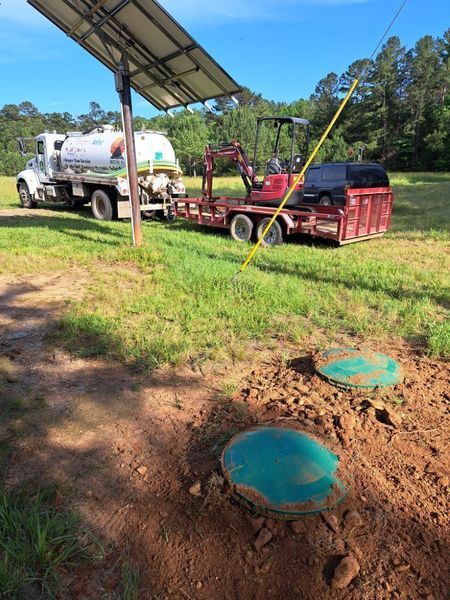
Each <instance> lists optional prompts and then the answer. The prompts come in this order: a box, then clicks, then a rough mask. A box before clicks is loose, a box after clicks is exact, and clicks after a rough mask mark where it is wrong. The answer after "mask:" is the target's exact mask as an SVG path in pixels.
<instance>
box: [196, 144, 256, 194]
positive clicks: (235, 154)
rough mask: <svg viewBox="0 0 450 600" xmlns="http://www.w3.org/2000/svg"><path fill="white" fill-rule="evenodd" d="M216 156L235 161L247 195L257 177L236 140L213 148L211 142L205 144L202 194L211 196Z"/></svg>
mask: <svg viewBox="0 0 450 600" xmlns="http://www.w3.org/2000/svg"><path fill="white" fill-rule="evenodd" d="M216 158H228V159H229V160H231V161H233V162H235V163H236V166H237V168H238V171H239V174H240V176H241V177H242V181H243V182H244V185H245V189H246V190H247V195H248V196H249V195H250V194H251V191H252V187H253V185H254V184H255V183H257V182H258V179H257V178H256V176H255V175H254V173H253V167H252V165H251V164H250V161H249V159H248V156H247V154H246V153H245V151H244V149H243V148H242V146H241V144H240V143H239V142H238V141H237V140H232V141H231V142H228V143H221V144H220V145H219V147H217V148H214V147H213V146H212V145H211V144H209V145H208V146H206V148H205V154H204V169H203V186H202V192H203V196H204V197H205V198H206V199H207V200H211V199H212V198H213V179H214V160H215V159H216Z"/></svg>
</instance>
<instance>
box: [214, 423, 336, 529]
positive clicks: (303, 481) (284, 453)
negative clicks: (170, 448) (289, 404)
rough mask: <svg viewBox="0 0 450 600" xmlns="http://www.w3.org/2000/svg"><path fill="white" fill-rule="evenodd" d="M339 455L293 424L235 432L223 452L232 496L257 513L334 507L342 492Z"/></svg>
mask: <svg viewBox="0 0 450 600" xmlns="http://www.w3.org/2000/svg"><path fill="white" fill-rule="evenodd" d="M338 465H339V458H338V456H336V455H335V454H333V453H332V452H330V451H329V450H328V449H327V448H325V447H324V446H322V445H321V444H319V443H318V442H316V441H315V440H313V439H312V438H311V437H309V436H308V435H306V434H304V433H302V432H300V431H296V430H294V429H285V428H279V427H258V428H255V429H250V430H248V431H243V432H242V433H239V434H238V435H236V436H235V437H234V438H233V439H232V440H231V441H230V443H229V444H228V445H227V447H226V448H225V450H224V452H223V454H222V469H223V472H224V475H225V477H226V478H227V480H228V482H229V483H230V485H231V488H232V492H233V495H234V497H235V498H236V499H237V500H239V501H240V502H241V503H242V504H244V505H245V506H247V507H248V508H250V509H251V510H254V511H256V512H258V513H261V514H265V515H270V516H273V517H278V518H283V519H293V520H295V519H296V518H297V517H298V516H300V515H305V514H312V513H318V512H321V511H324V510H327V509H330V508H333V506H335V505H336V504H338V503H339V502H340V501H341V500H343V499H344V498H345V496H346V495H347V488H346V486H345V485H344V484H343V482H342V481H340V480H339V479H338V478H337V477H336V476H335V473H336V471H337V469H338Z"/></svg>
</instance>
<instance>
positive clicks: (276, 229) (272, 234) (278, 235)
mask: <svg viewBox="0 0 450 600" xmlns="http://www.w3.org/2000/svg"><path fill="white" fill-rule="evenodd" d="M269 221H270V218H266V219H263V220H262V221H260V222H259V225H258V229H257V230H256V235H257V236H258V240H259V238H260V237H261V236H262V234H263V231H264V229H265V228H266V227H267V224H268V223H269ZM282 243H283V230H282V228H281V225H280V224H279V222H278V221H275V222H274V224H273V225H272V227H271V228H270V229H269V231H268V232H267V233H266V236H265V237H264V239H263V241H262V242H261V246H277V245H278V244H282Z"/></svg>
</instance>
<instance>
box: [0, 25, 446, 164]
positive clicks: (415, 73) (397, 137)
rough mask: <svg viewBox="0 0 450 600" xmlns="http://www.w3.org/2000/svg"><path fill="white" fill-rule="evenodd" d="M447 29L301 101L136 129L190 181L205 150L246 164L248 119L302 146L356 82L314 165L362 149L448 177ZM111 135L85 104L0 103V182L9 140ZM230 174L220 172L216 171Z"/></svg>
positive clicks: (115, 119)
mask: <svg viewBox="0 0 450 600" xmlns="http://www.w3.org/2000/svg"><path fill="white" fill-rule="evenodd" d="M449 50H450V29H448V30H447V31H446V32H445V33H444V35H443V36H442V37H437V38H433V37H432V36H429V35H426V36H424V37H422V38H421V39H419V40H418V41H417V43H416V44H415V46H414V48H411V49H409V50H408V49H406V48H405V46H403V45H402V44H401V41H400V39H399V38H398V37H396V36H393V37H391V38H389V39H388V40H387V42H386V43H385V44H384V46H383V47H382V49H381V50H380V52H379V53H378V55H377V56H376V58H375V59H374V60H369V59H360V60H357V61H355V62H353V63H352V64H351V65H350V66H349V67H348V69H347V70H346V71H345V73H343V74H341V75H340V76H339V75H338V74H337V73H328V74H327V75H326V76H325V77H323V78H322V79H321V80H320V81H319V82H318V84H317V86H316V88H315V90H314V93H313V94H312V95H311V96H310V98H308V99H303V98H301V99H299V100H296V101H294V102H292V103H289V104H288V103H285V102H273V101H271V100H267V99H266V98H263V97H262V95H261V94H258V93H256V92H253V91H251V90H249V89H248V88H244V89H243V90H242V92H241V93H240V94H238V100H239V107H236V106H235V104H233V103H232V102H231V101H230V100H229V99H227V98H221V99H219V100H217V101H216V103H215V105H214V110H213V111H212V112H210V111H207V110H206V109H201V110H194V111H193V112H192V113H191V112H188V111H185V110H181V111H177V112H176V113H175V116H174V117H173V118H172V117H170V116H169V115H166V114H164V115H158V116H156V117H153V118H151V119H146V118H144V117H139V116H137V117H135V119H134V120H135V128H136V129H137V130H139V129H142V128H146V129H155V130H158V131H164V132H166V133H167V135H168V137H169V139H170V141H171V142H172V144H173V146H174V148H175V151H176V154H177V157H178V158H179V160H180V164H181V165H182V167H183V169H184V171H185V172H187V173H188V174H193V173H194V172H195V171H196V172H199V171H200V170H201V165H202V155H203V150H204V147H205V145H206V144H207V143H219V142H221V141H230V140H232V139H238V140H239V141H240V142H241V144H242V145H243V147H244V148H245V149H246V150H247V152H248V153H249V155H250V156H251V155H252V148H253V144H254V139H255V131H256V119H257V118H258V117H261V116H273V115H280V116H282V115H290V116H295V117H303V118H306V119H308V120H309V121H310V123H311V141H312V143H314V142H315V141H317V140H318V139H319V137H320V135H321V134H322V133H323V131H324V129H325V127H326V126H327V124H328V122H329V121H330V119H331V118H332V116H333V114H334V113H335V111H336V109H337V107H338V106H339V103H340V101H341V99H342V97H343V95H344V94H345V93H346V92H347V91H348V89H349V88H350V86H351V84H352V82H353V80H354V79H355V77H361V82H360V85H359V86H358V88H357V89H356V92H355V93H354V95H353V97H352V99H351V100H350V102H349V105H348V106H347V108H346V109H345V112H344V113H343V115H342V117H341V119H340V121H339V122H338V124H337V126H336V127H335V129H334V131H333V133H332V135H331V136H330V138H329V139H328V140H327V141H326V142H325V144H324V145H323V147H322V149H321V151H320V153H319V155H318V157H317V161H341V160H354V159H356V155H357V153H358V150H359V148H361V147H364V158H365V159H366V160H371V161H377V162H381V163H383V164H384V165H385V166H386V167H387V168H389V169H395V170H410V171H419V170H426V171H439V170H450V91H449V88H450V66H449ZM105 123H108V124H112V125H114V126H116V127H117V128H120V123H121V119H120V113H118V112H105V111H104V110H103V109H102V108H101V107H100V106H99V104H98V103H97V102H91V103H90V106H89V112H88V113H86V114H83V115H79V116H76V117H75V116H73V115H71V114H69V113H67V112H64V113H58V112H54V113H46V114H42V113H40V112H39V111H38V109H37V108H36V107H35V106H34V105H33V104H32V103H31V102H28V101H24V102H21V103H20V104H19V105H15V104H7V105H5V106H4V107H3V108H2V109H1V110H0V151H1V153H0V174H2V175H15V174H16V173H17V172H18V171H20V170H21V169H22V168H23V166H24V164H25V160H26V159H24V157H22V156H21V154H20V153H19V152H18V150H17V143H16V138H17V137H19V136H24V137H33V136H35V135H37V134H39V133H42V132H43V131H46V130H56V131H58V132H61V133H63V132H66V131H74V130H78V131H88V130H89V129H92V128H93V127H95V126H97V125H101V124H105ZM270 152H271V147H270V141H269V136H266V137H263V139H262V147H261V154H262V155H264V156H265V157H266V158H269V157H270ZM230 168H231V167H230V165H229V164H227V163H223V164H221V165H219V169H220V170H221V171H222V172H227V171H228V170H230Z"/></svg>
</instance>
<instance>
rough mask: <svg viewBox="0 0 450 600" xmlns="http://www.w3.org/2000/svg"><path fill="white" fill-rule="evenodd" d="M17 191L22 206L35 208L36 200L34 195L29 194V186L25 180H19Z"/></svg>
mask: <svg viewBox="0 0 450 600" xmlns="http://www.w3.org/2000/svg"><path fill="white" fill-rule="evenodd" d="M18 192H19V198H20V204H21V205H22V206H23V208H36V206H37V202H35V200H34V195H33V194H30V188H29V187H28V185H27V184H26V183H25V181H21V182H20V183H19V188H18Z"/></svg>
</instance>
